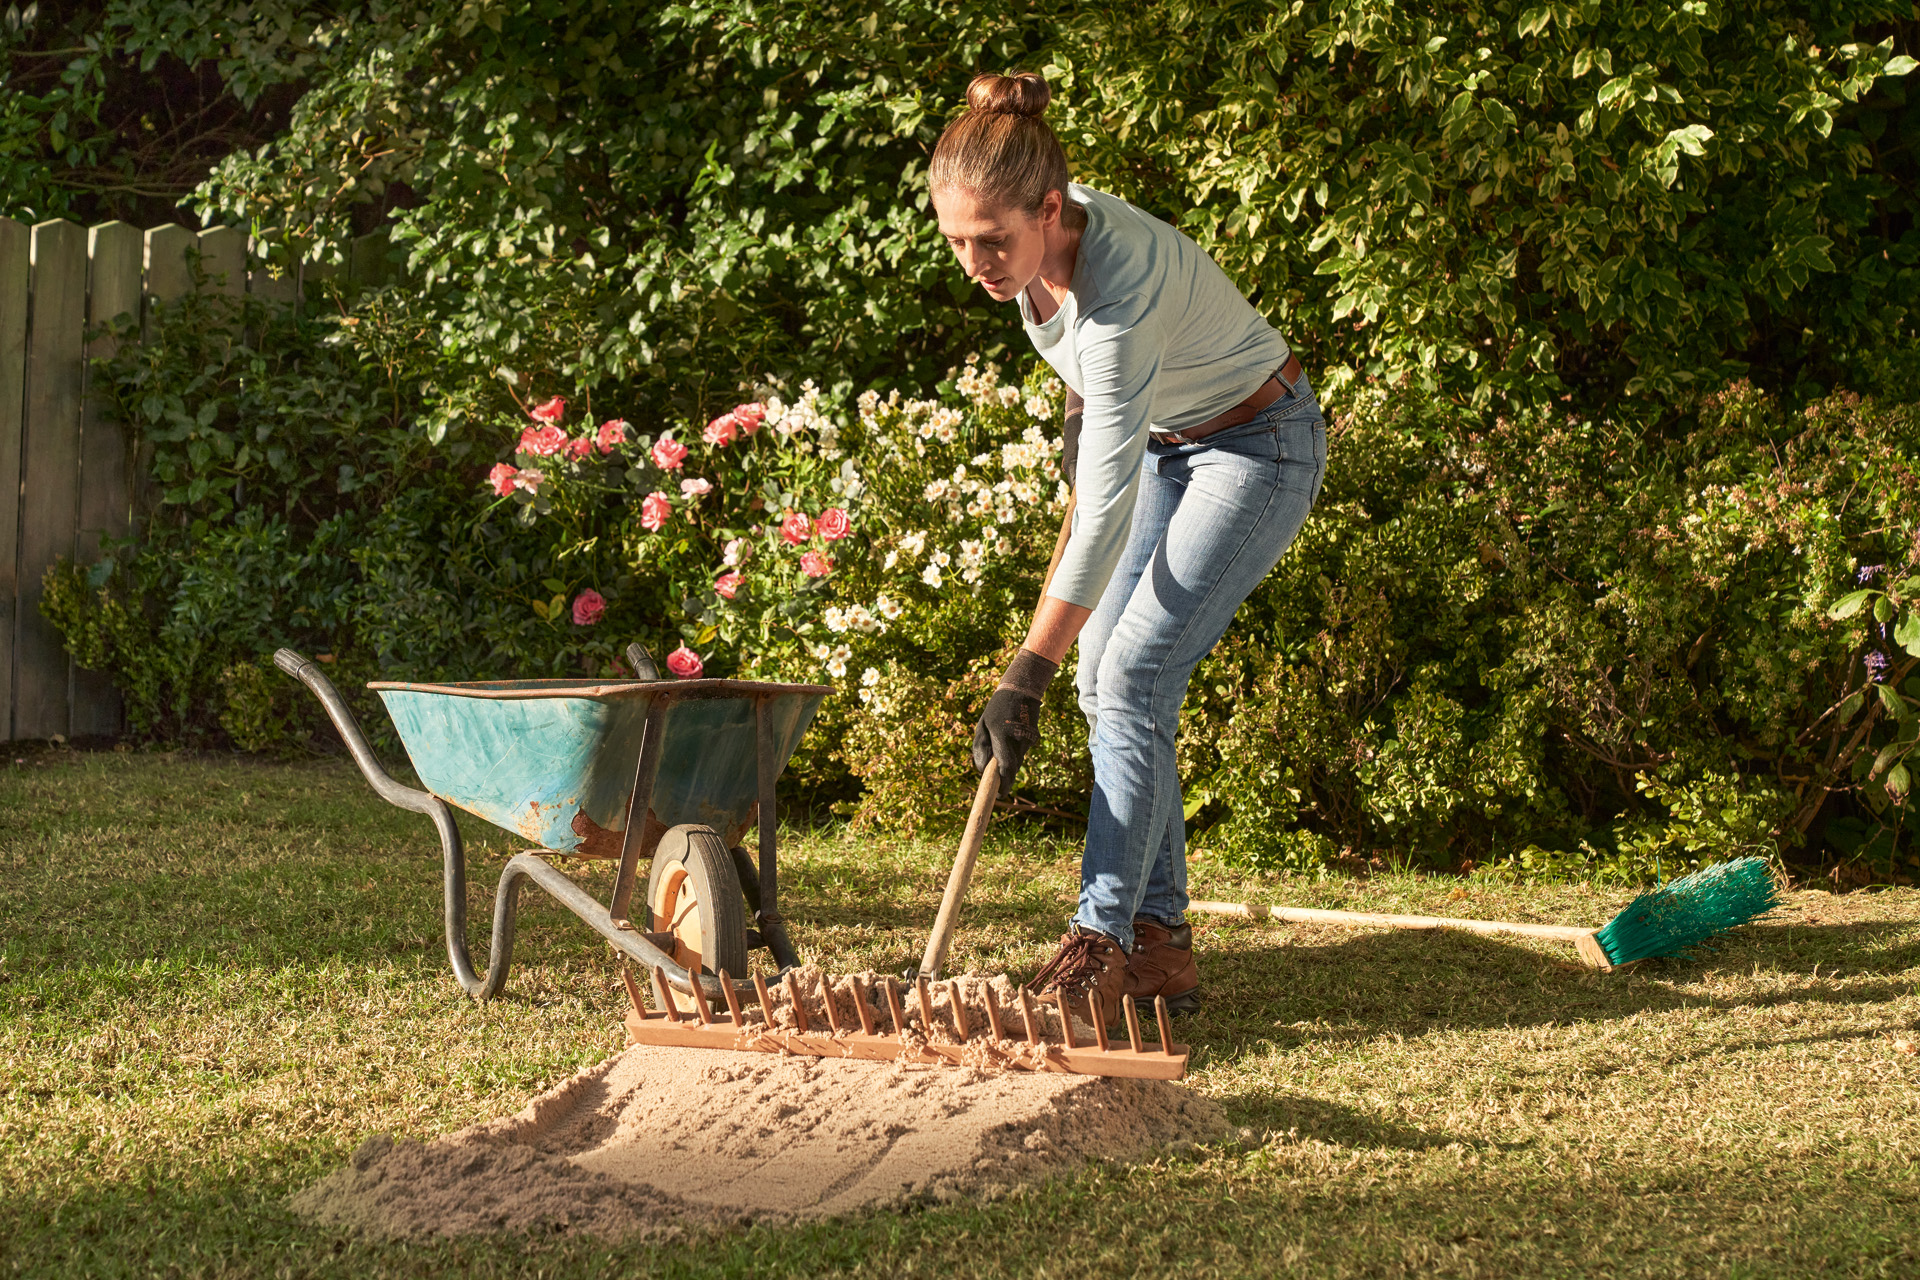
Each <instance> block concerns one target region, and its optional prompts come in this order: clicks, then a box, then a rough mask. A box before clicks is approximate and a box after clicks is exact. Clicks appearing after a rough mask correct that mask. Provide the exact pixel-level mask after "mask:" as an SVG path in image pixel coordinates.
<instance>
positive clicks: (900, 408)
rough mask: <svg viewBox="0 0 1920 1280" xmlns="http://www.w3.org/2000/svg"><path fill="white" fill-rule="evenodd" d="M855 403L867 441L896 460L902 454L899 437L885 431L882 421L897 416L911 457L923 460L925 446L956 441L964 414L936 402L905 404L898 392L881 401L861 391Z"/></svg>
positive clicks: (925, 450)
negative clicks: (876, 443)
mask: <svg viewBox="0 0 1920 1280" xmlns="http://www.w3.org/2000/svg"><path fill="white" fill-rule="evenodd" d="M859 403H860V425H861V426H863V427H865V428H866V429H867V433H868V436H869V437H870V438H871V439H873V440H875V441H877V442H879V443H880V445H881V447H882V448H884V449H886V450H887V452H889V453H891V454H894V455H896V456H898V455H899V454H900V453H901V452H902V450H901V441H900V438H899V435H898V434H897V433H895V432H892V431H889V430H887V429H886V425H885V419H886V417H888V416H889V415H891V414H896V413H897V414H899V415H900V420H901V424H902V425H903V426H905V428H906V431H905V436H906V438H907V439H908V440H911V441H912V442H913V452H914V456H915V457H920V458H924V457H926V456H927V445H928V444H929V443H933V444H952V443H953V442H954V441H955V440H958V439H959V438H960V424H961V422H962V421H964V414H962V412H961V411H960V410H959V409H956V408H954V407H953V406H952V405H945V404H941V403H940V402H939V401H938V400H909V399H906V398H904V397H902V396H901V394H900V392H899V391H898V390H894V391H891V392H888V393H887V398H886V399H885V400H882V399H881V398H880V397H879V395H878V394H876V393H874V392H872V391H863V392H861V393H860V402H859Z"/></svg>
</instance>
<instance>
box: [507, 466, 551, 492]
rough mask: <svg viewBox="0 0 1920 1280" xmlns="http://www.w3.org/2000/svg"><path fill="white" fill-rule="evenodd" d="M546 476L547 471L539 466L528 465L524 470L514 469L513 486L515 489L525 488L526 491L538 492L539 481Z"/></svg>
mask: <svg viewBox="0 0 1920 1280" xmlns="http://www.w3.org/2000/svg"><path fill="white" fill-rule="evenodd" d="M546 478H547V473H546V472H544V471H542V470H541V469H540V468H538V467H528V468H527V469H526V470H525V471H516V472H514V473H513V487H514V488H516V489H525V490H526V491H527V492H528V493H538V492H540V482H541V481H542V480H545V479H546Z"/></svg>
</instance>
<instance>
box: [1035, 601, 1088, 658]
mask: <svg viewBox="0 0 1920 1280" xmlns="http://www.w3.org/2000/svg"><path fill="white" fill-rule="evenodd" d="M1092 616H1093V610H1091V609H1089V608H1086V607H1085V606H1083V605H1077V604H1068V603H1067V602H1066V601H1065V600H1056V599H1054V598H1053V597H1052V596H1046V595H1043V596H1041V597H1040V607H1039V608H1037V609H1035V610H1034V611H1033V625H1032V626H1031V627H1029V628H1027V640H1026V647H1027V648H1029V649H1031V650H1033V651H1034V652H1035V653H1037V654H1039V655H1040V656H1041V657H1043V658H1045V659H1046V660H1047V661H1048V662H1052V663H1058V662H1060V661H1061V660H1062V659H1063V658H1065V657H1066V656H1067V650H1069V649H1071V648H1073V642H1074V640H1075V639H1076V638H1077V637H1078V636H1079V635H1080V628H1082V627H1084V626H1086V625H1087V619H1088V618H1091V617H1092Z"/></svg>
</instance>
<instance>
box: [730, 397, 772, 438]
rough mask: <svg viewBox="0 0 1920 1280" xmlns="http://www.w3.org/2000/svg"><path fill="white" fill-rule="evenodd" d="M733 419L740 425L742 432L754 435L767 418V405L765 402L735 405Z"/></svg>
mask: <svg viewBox="0 0 1920 1280" xmlns="http://www.w3.org/2000/svg"><path fill="white" fill-rule="evenodd" d="M733 420H734V422H735V423H736V424H737V425H738V426H739V428H740V431H741V434H743V435H749V436H750V435H752V434H753V433H754V432H756V431H758V430H759V429H760V424H761V423H762V422H765V421H766V420H767V406H765V405H763V404H737V405H735V406H733Z"/></svg>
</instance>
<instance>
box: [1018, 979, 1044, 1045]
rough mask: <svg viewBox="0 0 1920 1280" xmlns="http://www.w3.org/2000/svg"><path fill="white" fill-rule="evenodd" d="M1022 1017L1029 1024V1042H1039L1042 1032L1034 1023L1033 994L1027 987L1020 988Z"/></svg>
mask: <svg viewBox="0 0 1920 1280" xmlns="http://www.w3.org/2000/svg"><path fill="white" fill-rule="evenodd" d="M1020 1017H1021V1020H1022V1021H1024V1022H1025V1023H1026V1024H1027V1043H1028V1044H1039V1043H1040V1032H1039V1030H1038V1029H1037V1028H1036V1027H1035V1026H1034V1025H1033V996H1032V995H1031V994H1030V993H1029V992H1028V991H1027V989H1026V988H1025V987H1022V988H1020Z"/></svg>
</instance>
